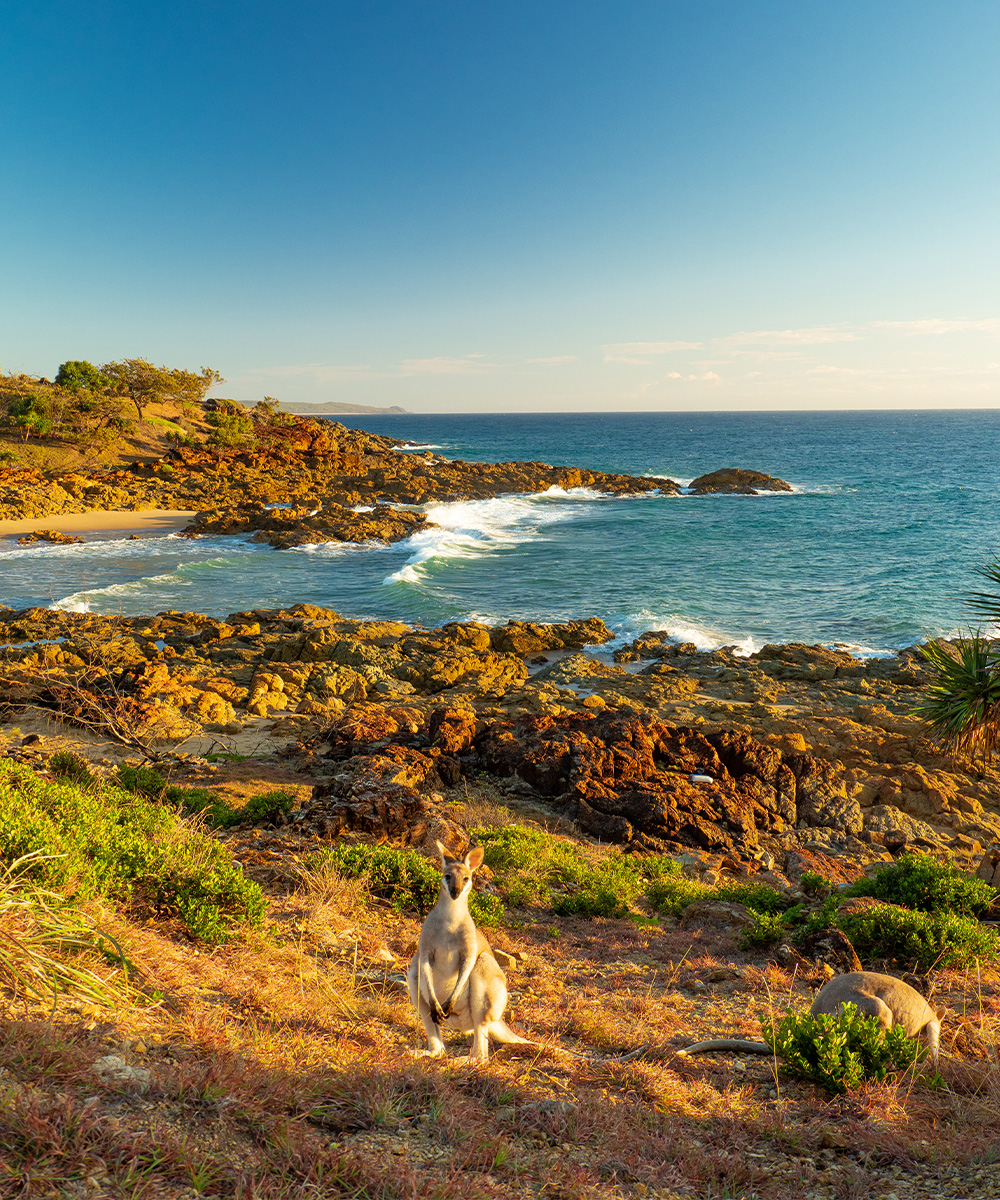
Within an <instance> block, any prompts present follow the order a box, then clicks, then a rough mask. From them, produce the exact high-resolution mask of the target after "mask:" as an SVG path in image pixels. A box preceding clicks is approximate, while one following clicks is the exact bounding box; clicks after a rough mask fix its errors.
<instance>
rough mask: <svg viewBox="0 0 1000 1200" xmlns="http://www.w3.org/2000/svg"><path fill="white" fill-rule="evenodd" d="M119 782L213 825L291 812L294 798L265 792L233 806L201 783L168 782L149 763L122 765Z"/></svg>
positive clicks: (227, 826)
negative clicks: (194, 785) (179, 785)
mask: <svg viewBox="0 0 1000 1200" xmlns="http://www.w3.org/2000/svg"><path fill="white" fill-rule="evenodd" d="M118 782H119V783H120V784H121V786H122V787H124V788H126V789H127V790H128V791H130V792H135V793H136V794H137V795H141V796H146V797H147V798H148V799H150V800H156V801H161V802H164V801H165V802H166V803H168V804H177V805H179V806H180V808H181V809H182V811H183V812H184V814H185V815H186V816H193V815H195V814H200V815H201V816H202V817H203V818H204V820H205V824H206V825H208V826H210V827H211V828H212V829H231V828H232V827H233V826H235V825H256V824H258V823H259V822H261V821H264V822H271V821H274V820H275V818H276V817H278V816H279V815H281V814H283V813H287V812H291V810H292V806H293V805H294V803H295V798H294V796H292V795H291V794H290V793H288V792H282V791H275V792H265V793H263V794H261V795H258V796H251V797H250V799H249V800H247V802H246V803H245V804H242V805H239V806H234V805H233V804H231V803H230V802H229V800H227V799H226V797H225V796H223V795H221V794H220V793H219V792H213V791H212V789H211V788H203V787H177V786H176V785H174V784H169V783H167V781H166V780H165V779H164V778H163V776H162V775H161V774H160V773H159V771H156V770H154V769H153V768H152V767H121V768H120V769H119V771H118Z"/></svg>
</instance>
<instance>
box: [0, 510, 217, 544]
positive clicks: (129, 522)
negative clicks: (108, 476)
mask: <svg viewBox="0 0 1000 1200" xmlns="http://www.w3.org/2000/svg"><path fill="white" fill-rule="evenodd" d="M195 515H196V513H195V512H194V511H188V510H186V509H180V508H147V509H146V510H145V511H144V512H133V511H108V512H85V513H60V514H58V515H55V516H51V517H36V518H32V519H31V520H26V521H0V539H5V538H11V537H20V536H21V535H22V534H25V533H37V532H38V531H39V530H40V529H54V530H56V532H58V533H107V532H108V531H109V530H121V531H122V532H123V533H138V534H142V535H144V536H146V537H148V536H149V535H151V534H154V533H172V532H173V531H174V530H177V529H183V528H184V526H185V525H186V524H187V523H188V522H189V521H190V520H191V518H192V517H194V516H195Z"/></svg>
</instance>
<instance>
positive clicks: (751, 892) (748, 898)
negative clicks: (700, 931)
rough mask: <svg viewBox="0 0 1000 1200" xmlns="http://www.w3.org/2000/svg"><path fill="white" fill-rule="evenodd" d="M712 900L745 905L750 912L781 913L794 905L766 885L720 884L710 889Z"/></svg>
mask: <svg viewBox="0 0 1000 1200" xmlns="http://www.w3.org/2000/svg"><path fill="white" fill-rule="evenodd" d="M712 899H713V900H729V901H731V902H732V903H734V904H745V905H746V907H747V908H749V909H750V910H751V911H752V912H755V913H767V914H775V913H782V912H784V911H785V910H786V909H788V908H791V906H792V905H793V904H794V903H795V902H794V900H792V899H791V897H789V896H787V895H786V894H785V893H783V892H778V891H775V889H774V888H773V887H768V885H767V884H766V883H756V882H754V881H749V882H746V883H720V884H719V885H718V886H717V887H715V888H713V889H712Z"/></svg>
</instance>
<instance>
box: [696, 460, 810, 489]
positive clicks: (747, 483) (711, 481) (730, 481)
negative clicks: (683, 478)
mask: <svg viewBox="0 0 1000 1200" xmlns="http://www.w3.org/2000/svg"><path fill="white" fill-rule="evenodd" d="M793 490H794V489H793V488H792V486H791V484H788V483H785V481H784V480H783V479H776V478H775V477H774V476H773V475H765V474H764V472H763V471H743V470H738V469H737V468H736V467H724V468H723V469H722V470H719V471H709V473H708V474H707V475H699V476H698V478H697V479H692V480H691V483H690V485H689V487H688V492H689V494H690V495H692V496H709V495H714V494H716V493H724V494H727V495H734V496H756V495H757V494H758V492H791V491H793Z"/></svg>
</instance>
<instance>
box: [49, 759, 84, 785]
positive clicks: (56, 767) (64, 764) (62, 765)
mask: <svg viewBox="0 0 1000 1200" xmlns="http://www.w3.org/2000/svg"><path fill="white" fill-rule="evenodd" d="M49 770H50V771H51V772H52V774H53V775H55V777H56V778H57V779H65V780H68V781H69V782H70V783H75V784H77V786H78V787H83V788H87V787H90V786H91V785H92V784H93V783H94V776H93V775H92V774H91V772H90V766H89V765H88V763H87V762H86V761H85V760H84V759H82V758H81V757H80V756H79V754H72V753H71V752H70V751H69V750H60V751H59V752H58V754H53V755H52V757H51V758H50V759H49Z"/></svg>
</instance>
